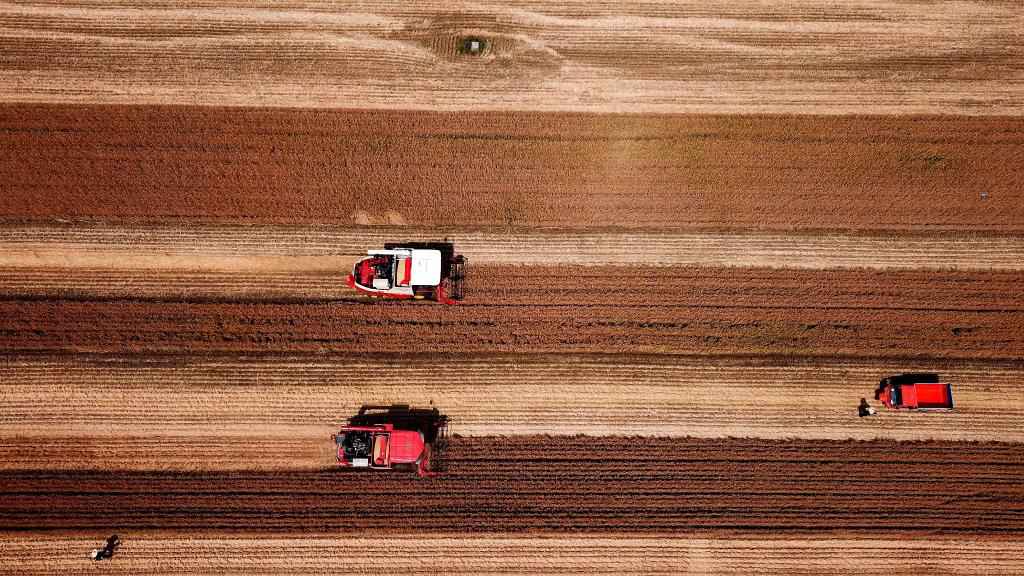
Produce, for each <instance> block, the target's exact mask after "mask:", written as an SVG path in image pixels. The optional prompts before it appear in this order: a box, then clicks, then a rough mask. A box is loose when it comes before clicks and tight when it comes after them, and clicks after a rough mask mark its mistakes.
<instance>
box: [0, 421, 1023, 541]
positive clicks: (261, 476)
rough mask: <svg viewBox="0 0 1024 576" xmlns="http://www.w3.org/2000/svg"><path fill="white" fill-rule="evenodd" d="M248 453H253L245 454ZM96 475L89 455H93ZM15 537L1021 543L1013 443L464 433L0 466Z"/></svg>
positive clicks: (1, 515) (5, 520)
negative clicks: (376, 468)
mask: <svg viewBox="0 0 1024 576" xmlns="http://www.w3.org/2000/svg"><path fill="white" fill-rule="evenodd" d="M258 457H259V447H258V446H254V447H253V458H258ZM96 464H97V466H98V467H101V466H102V462H101V461H98V462H96ZM0 522H2V524H3V526H5V527H7V528H9V529H14V530H108V529H109V528H110V527H111V526H117V527H119V529H121V530H124V531H130V530H138V529H189V530H198V531H201V530H208V529H220V530H237V531H253V530H262V531H273V532H282V531H302V532H309V531H312V532H318V531H319V532H335V531H342V532H357V531H361V530H366V529H370V530H380V531H392V532H416V531H428V532H436V531H438V527H439V526H444V527H445V530H452V531H457V532H527V531H536V530H556V531H585V532H600V531H610V530H611V531H622V530H626V531H638V532H663V531H695V532H698V531H699V532H712V533H730V532H733V533H734V532H739V531H743V532H745V533H747V534H749V533H750V532H751V531H759V532H761V531H763V532H764V533H771V534H773V535H778V534H782V533H791V534H811V533H814V534H821V533H822V532H827V531H833V532H836V533H850V532H856V533H863V534H864V535H877V533H878V531H879V530H886V531H887V534H890V535H891V534H893V533H896V532H904V533H908V534H914V533H918V534H924V533H930V534H934V533H950V534H954V533H955V534H1003V535H1012V536H1017V537H1020V536H1024V446H1022V445H1020V444H979V443H950V442H927V443H899V442H892V441H878V442H863V443H862V442H829V441H807V440H798V441H789V442H774V441H767V440H744V439H710V440H698V439H657V438H639V437H631V438H599V439H598V438H590V437H564V436H557V437H535V436H534V437H512V438H473V439H470V438H462V439H455V440H453V441H452V443H451V448H450V450H449V454H448V466H447V472H446V474H445V475H444V476H443V477H440V478H436V479H430V480H422V479H416V478H415V477H414V476H413V475H411V474H409V473H394V474H387V473H363V472H355V473H346V472H345V471H339V470H333V469H329V468H328V469H324V470H323V471H319V472H317V471H313V472H280V473H272V472H263V473H258V472H224V473H193V474H185V473H167V472H163V473H134V472H117V473H112V472H99V471H97V472H70V473H68V472H59V473H54V472H42V471H40V472H3V473H0Z"/></svg>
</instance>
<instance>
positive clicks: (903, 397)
mask: <svg viewBox="0 0 1024 576" xmlns="http://www.w3.org/2000/svg"><path fill="white" fill-rule="evenodd" d="M875 399H877V400H881V401H882V404H885V406H886V407H887V408H893V409H896V410H901V409H902V410H952V409H953V387H952V386H950V385H949V384H946V383H944V382H939V375H938V374H931V373H917V374H900V375H897V376H892V377H889V378H884V379H883V380H882V381H881V382H879V384H878V389H876V390H875Z"/></svg>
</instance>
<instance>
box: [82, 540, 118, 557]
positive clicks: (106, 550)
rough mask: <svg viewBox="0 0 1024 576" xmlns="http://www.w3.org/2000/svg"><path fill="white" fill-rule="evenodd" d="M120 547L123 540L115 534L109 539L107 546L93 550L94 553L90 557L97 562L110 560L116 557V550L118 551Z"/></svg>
mask: <svg viewBox="0 0 1024 576" xmlns="http://www.w3.org/2000/svg"><path fill="white" fill-rule="evenodd" d="M120 545H121V539H120V538H118V536H117V534H114V535H112V536H111V537H110V538H107V544H106V546H104V547H103V548H99V549H93V551H92V552H90V553H89V557H90V558H92V559H93V560H96V561H99V560H109V559H110V558H113V557H114V550H116V549H117V547H118V546H120Z"/></svg>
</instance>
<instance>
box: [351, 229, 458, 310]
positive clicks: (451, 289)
mask: <svg viewBox="0 0 1024 576" xmlns="http://www.w3.org/2000/svg"><path fill="white" fill-rule="evenodd" d="M366 254H367V255H366V256H365V257H363V258H360V259H359V261H358V262H356V263H355V265H354V266H353V267H352V273H351V274H349V275H348V277H347V278H346V279H345V283H346V284H348V286H349V287H350V288H352V289H354V290H356V291H358V292H362V293H363V294H367V295H369V296H373V297H376V298H394V299H399V300H412V299H419V300H422V299H429V300H436V301H438V302H441V303H444V304H455V303H456V301H458V300H462V299H463V298H464V296H465V286H464V284H465V279H466V257H465V256H462V255H461V254H456V253H455V244H453V243H452V242H448V241H445V242H393V243H387V244H384V249H383V250H369V251H367V253H366Z"/></svg>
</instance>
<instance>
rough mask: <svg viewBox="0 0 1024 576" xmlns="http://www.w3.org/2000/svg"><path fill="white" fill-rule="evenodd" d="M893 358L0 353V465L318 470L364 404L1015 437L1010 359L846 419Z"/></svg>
mask: <svg viewBox="0 0 1024 576" xmlns="http://www.w3.org/2000/svg"><path fill="white" fill-rule="evenodd" d="M893 366H894V361H884V360H875V361H836V360H835V359H832V358H819V359H800V360H789V361H787V360H783V359H778V358H775V359H766V358H756V357H753V358H746V359H742V358H719V359H713V360H709V359H692V358H691V359H674V358H666V357H628V356H622V355H616V356H612V357H609V356H607V355H596V356H572V355H556V356H542V357H536V356H523V355H483V356H481V355H472V354H462V355H459V357H458V358H457V359H452V358H439V357H436V356H434V355H422V356H409V355H403V356H400V357H391V356H380V355H363V354H360V355H351V356H340V357H339V356H332V357H329V358H323V357H321V358H310V357H308V356H296V357H290V358H289V357H280V356H271V357H264V356H249V357H243V358H238V357H210V356H184V357H182V356H171V357H166V356H155V357H151V356H127V357H110V356H107V355H87V356H82V355H76V356H73V357H70V358H69V357H65V356H50V355H47V356H24V357H13V358H8V359H7V360H6V361H5V362H4V363H2V364H0V415H2V416H0V424H2V427H0V431H2V435H0V466H2V467H3V469H6V470H19V469H32V470H53V471H60V470H84V469H93V468H95V466H96V463H97V462H102V463H103V468H104V469H106V470H135V471H146V470H176V471H193V472H194V471H203V470H206V471H221V470H240V471H244V470H295V469H302V470H312V469H318V468H322V467H324V466H329V465H330V464H331V463H332V461H333V458H334V455H333V453H332V452H331V444H330V442H327V441H326V439H327V438H328V437H329V434H331V433H332V432H333V431H335V430H336V428H337V426H338V423H339V421H340V420H341V418H342V417H344V416H345V415H349V414H353V413H355V411H356V410H357V409H358V407H359V405H360V404H361V403H364V402H371V403H380V404H386V403H392V402H410V403H413V404H416V405H427V404H428V403H429V402H431V401H433V402H434V403H435V404H437V405H439V406H444V407H445V411H446V412H447V413H448V414H449V415H450V416H451V417H452V418H453V419H454V422H455V423H454V424H453V426H452V430H453V431H454V432H456V433H458V434H460V435H463V436H489V435H524V434H525V435H530V434H554V435H564V436H571V435H576V434H580V433H586V434H591V435H600V436H609V435H616V434H619V435H622V434H627V435H643V436H674V437H681V436H699V437H704V438H717V437H723V436H756V437H760V438H772V439H785V438H795V437H796V438H820V439H844V438H859V439H863V440H870V439H874V438H890V439H898V440H927V439H932V438H940V439H946V440H980V441H988V440H1004V441H1015V442H1020V441H1024V429H1022V428H1021V426H1020V422H1021V420H1022V418H1024V401H1022V400H1024V399H1022V398H1021V395H1020V394H1019V393H1018V388H1019V385H1020V381H1021V378H1022V374H1024V367H1022V366H1021V365H1020V364H1019V363H992V362H970V363H966V362H955V361H939V362H936V361H931V362H926V363H917V362H915V363H913V364H911V365H908V367H910V368H914V369H919V370H924V369H928V370H936V371H940V372H942V373H943V374H945V375H946V377H947V378H948V379H949V380H950V381H953V382H956V383H957V388H956V394H957V396H956V398H957V402H958V403H959V406H960V408H959V409H958V410H957V412H956V413H954V414H948V415H919V414H907V413H892V412H883V413H881V414H879V415H878V416H877V417H876V418H873V419H859V418H854V417H852V414H853V410H852V406H853V405H854V404H855V403H856V401H857V399H858V398H859V397H861V396H865V395H868V396H870V392H871V389H872V387H873V385H874V383H875V381H876V379H877V378H878V374H881V373H886V372H887V371H891V370H892V369H893ZM81 406H89V407H90V410H88V411H83V410H81V409H80V407H81ZM254 446H258V454H259V456H258V458H253V450H254Z"/></svg>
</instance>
